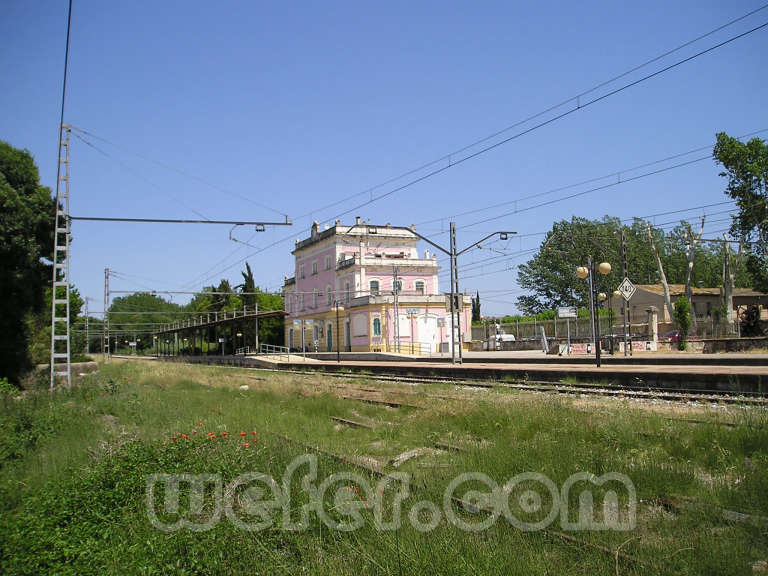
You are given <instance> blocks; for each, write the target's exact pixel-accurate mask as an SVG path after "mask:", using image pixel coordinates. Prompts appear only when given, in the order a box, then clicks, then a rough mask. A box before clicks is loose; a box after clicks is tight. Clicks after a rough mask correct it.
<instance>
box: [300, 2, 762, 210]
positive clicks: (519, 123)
mask: <svg viewBox="0 0 768 576" xmlns="http://www.w3.org/2000/svg"><path fill="white" fill-rule="evenodd" d="M765 8H768V4H764V5H763V6H761V7H759V8H757V9H755V10H752V11H750V12H747V13H746V14H744V15H742V16H739V17H738V18H734V19H733V20H730V21H729V22H726V23H725V24H723V25H721V26H718V27H717V28H714V29H712V30H710V31H709V32H706V33H704V34H701V35H700V36H697V37H696V38H694V39H692V40H689V41H687V42H684V43H683V44H680V45H678V46H677V47H675V48H672V49H671V50H668V51H666V52H664V53H662V54H660V55H658V56H655V57H653V58H651V59H650V60H646V61H645V62H643V63H642V64H639V65H637V66H635V67H633V68H631V69H629V70H627V71H625V72H622V73H621V74H618V75H617V76H614V77H612V78H610V79H609V80H605V81H603V82H600V83H599V84H596V85H595V86H592V87H591V88H589V89H587V90H585V91H583V92H580V93H578V94H576V95H574V96H571V97H570V98H566V99H565V100H562V101H561V102H559V103H557V104H554V105H552V106H550V107H549V108H547V109H545V110H542V111H541V112H537V113H536V114H533V115H532V116H528V117H527V118H525V119H523V120H519V121H517V122H515V123H513V124H511V125H509V126H507V127H505V128H503V129H501V130H497V131H495V132H493V133H492V134H489V135H487V136H484V137H482V138H480V139H479V140H475V141H474V142H472V143H470V144H467V145H465V146H462V147H461V148H458V149H456V150H454V151H452V152H449V153H447V154H444V155H443V156H440V157H439V158H436V159H435V160H432V161H431V162H426V163H424V164H422V165H421V166H418V167H417V168H412V169H410V170H408V171H406V172H403V173H401V174H399V175H397V176H395V177H393V178H390V179H388V180H386V181H385V182H382V183H379V184H377V185H375V186H372V187H370V188H367V189H365V190H363V191H361V192H357V193H355V194H352V195H350V196H347V197H345V198H342V199H340V200H337V201H335V202H332V203H330V204H326V205H325V206H323V207H321V208H318V209H316V210H313V211H312V212H308V213H307V214H304V215H303V216H302V217H304V216H307V215H309V214H312V213H314V212H319V211H321V210H325V209H327V208H332V207H334V206H337V205H339V204H342V203H344V202H346V201H347V200H351V199H353V198H356V197H358V196H362V195H363V194H370V193H372V192H373V191H375V190H377V189H379V188H383V187H384V186H386V185H388V184H391V183H393V182H396V181H398V180H401V179H402V178H405V177H407V176H411V175H412V174H415V173H417V172H420V171H421V170H424V169H426V168H429V167H430V166H434V165H435V164H438V163H440V162H444V161H450V159H451V158H452V157H453V156H456V155H457V154H461V153H462V152H466V151H467V150H470V149H472V148H474V147H475V146H478V145H480V144H483V143H484V142H487V141H489V140H491V139H493V138H496V137H497V136H500V135H502V134H504V133H506V132H509V131H510V130H512V129H514V128H517V127H518V126H522V125H523V124H526V123H528V122H530V121H532V120H535V119H536V118H539V117H541V116H543V115H544V114H547V113H549V112H552V111H554V110H557V109H558V108H561V107H562V106H564V105H566V104H568V103H569V102H573V101H574V100H578V99H580V98H582V97H584V96H586V95H588V94H591V93H592V92H595V91H597V90H599V89H600V88H603V87H605V86H607V85H609V84H612V83H613V82H615V81H617V80H620V79H622V78H624V77H626V76H628V75H630V74H632V73H633V72H637V71H638V70H641V69H642V68H645V67H646V66H649V65H650V64H653V63H655V62H658V61H659V60H662V59H663V58H665V57H667V56H670V55H672V54H674V53H675V52H679V51H680V50H682V49H683V48H686V47H688V46H690V45H692V44H695V43H696V42H698V41H699V40H703V39H704V38H707V37H709V36H711V35H712V34H715V33H716V32H719V31H720V30H723V29H725V28H728V27H729V26H732V25H733V24H736V23H737V22H740V21H742V20H744V19H746V18H748V17H749V16H752V15H754V14H756V13H757V12H760V11H761V10H764V9H765ZM372 199H373V198H372ZM354 209H356V208H353V210H354Z"/></svg>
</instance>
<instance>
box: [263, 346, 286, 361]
mask: <svg viewBox="0 0 768 576" xmlns="http://www.w3.org/2000/svg"><path fill="white" fill-rule="evenodd" d="M259 354H264V355H266V356H285V357H286V358H289V357H290V354H291V349H290V348H288V346H275V345H274V344H262V345H261V349H260V350H259Z"/></svg>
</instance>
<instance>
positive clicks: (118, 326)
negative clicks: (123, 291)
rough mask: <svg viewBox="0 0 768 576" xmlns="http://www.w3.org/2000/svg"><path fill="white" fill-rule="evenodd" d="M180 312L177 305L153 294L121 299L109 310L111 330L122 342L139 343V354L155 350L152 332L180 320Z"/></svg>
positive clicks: (130, 295)
mask: <svg viewBox="0 0 768 576" xmlns="http://www.w3.org/2000/svg"><path fill="white" fill-rule="evenodd" d="M179 311H181V307H180V306H179V305H178V304H174V303H172V302H168V301H167V300H164V299H163V298H160V297H159V296H155V295H154V294H147V293H143V292H138V293H136V294H129V295H127V296H120V297H118V298H115V299H114V300H113V301H112V304H111V305H110V307H109V313H110V316H109V329H110V332H111V335H112V336H117V337H118V338H119V341H120V342H122V341H123V340H131V341H133V339H134V337H136V338H137V340H136V348H137V351H141V350H146V349H148V348H152V347H153V345H154V342H153V339H152V332H154V331H155V330H157V329H158V328H160V327H161V325H162V324H169V323H171V322H175V321H177V320H179V316H178V315H177V314H176V312H179Z"/></svg>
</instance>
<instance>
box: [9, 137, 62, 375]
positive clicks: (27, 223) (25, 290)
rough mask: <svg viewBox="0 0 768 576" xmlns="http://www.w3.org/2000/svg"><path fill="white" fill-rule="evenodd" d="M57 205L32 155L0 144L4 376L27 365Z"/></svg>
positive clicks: (45, 282)
mask: <svg viewBox="0 0 768 576" xmlns="http://www.w3.org/2000/svg"><path fill="white" fill-rule="evenodd" d="M55 210H56V203H55V200H54V199H52V198H51V191H50V189H49V188H46V187H45V186H42V185H40V176H39V173H38V170H37V166H36V165H35V161H34V159H33V158H32V155H31V154H30V153H29V152H27V151H26V150H19V149H17V148H14V147H12V146H11V145H9V144H7V143H6V142H3V141H0V377H7V378H8V379H9V380H10V381H15V382H18V380H19V378H20V377H21V375H22V374H23V372H24V371H25V370H26V369H27V368H28V367H29V364H30V358H29V352H28V345H29V329H28V322H27V320H28V315H29V314H34V313H36V312H39V311H40V310H41V309H42V307H43V306H44V288H45V287H46V286H48V285H50V281H51V267H50V265H49V264H46V263H45V262H44V261H43V259H47V260H48V261H50V260H51V258H52V255H53V221H54V217H55Z"/></svg>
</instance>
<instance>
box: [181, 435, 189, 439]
mask: <svg viewBox="0 0 768 576" xmlns="http://www.w3.org/2000/svg"><path fill="white" fill-rule="evenodd" d="M181 437H182V438H184V440H189V436H187V435H186V434H182V435H181Z"/></svg>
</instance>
